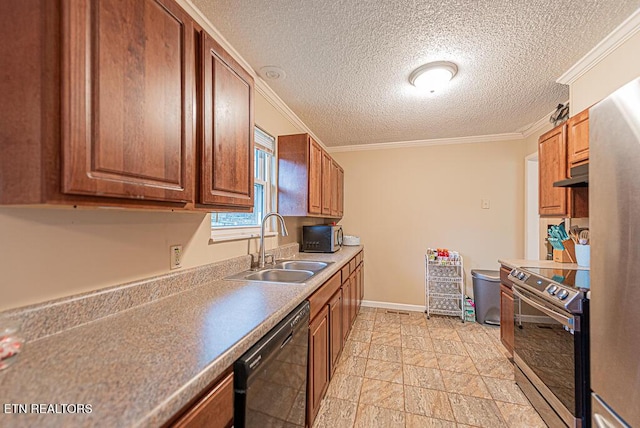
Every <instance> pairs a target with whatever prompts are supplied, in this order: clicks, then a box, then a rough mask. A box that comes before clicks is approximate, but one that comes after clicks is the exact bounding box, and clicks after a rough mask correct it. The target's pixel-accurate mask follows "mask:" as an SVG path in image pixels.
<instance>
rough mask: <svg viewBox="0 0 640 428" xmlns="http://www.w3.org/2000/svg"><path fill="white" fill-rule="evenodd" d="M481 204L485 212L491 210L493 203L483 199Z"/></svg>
mask: <svg viewBox="0 0 640 428" xmlns="http://www.w3.org/2000/svg"><path fill="white" fill-rule="evenodd" d="M480 204H481V205H480V206H481V207H482V209H483V210H488V209H489V208H491V201H489V199H482V201H481V202H480Z"/></svg>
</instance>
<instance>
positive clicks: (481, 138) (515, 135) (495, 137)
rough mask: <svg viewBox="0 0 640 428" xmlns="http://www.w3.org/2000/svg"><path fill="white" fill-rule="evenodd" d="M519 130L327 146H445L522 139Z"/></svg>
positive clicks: (355, 149) (339, 148)
mask: <svg viewBox="0 0 640 428" xmlns="http://www.w3.org/2000/svg"><path fill="white" fill-rule="evenodd" d="M522 139H523V136H522V133H520V132H509V133H505V134H489V135H475V136H471V137H453V138H434V139H431V140H413V141H396V142H389V143H373V144H355V145H352V146H337V147H329V148H328V150H327V151H328V152H329V153H338V152H359V151H364V150H385V149H399V148H403V147H425V146H447V145H451V144H475V143H491V142H496V141H510V140H522Z"/></svg>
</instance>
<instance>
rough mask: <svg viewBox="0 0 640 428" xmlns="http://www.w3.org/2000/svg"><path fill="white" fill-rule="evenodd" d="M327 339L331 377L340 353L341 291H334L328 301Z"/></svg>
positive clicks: (341, 339)
mask: <svg viewBox="0 0 640 428" xmlns="http://www.w3.org/2000/svg"><path fill="white" fill-rule="evenodd" d="M329 338H330V339H331V340H330V343H329V347H330V354H331V361H330V363H331V364H330V366H331V376H333V374H334V373H335V371H336V365H337V364H338V358H339V357H340V352H342V341H343V336H342V289H340V290H338V291H336V293H335V294H334V295H333V297H332V298H331V300H330V301H329Z"/></svg>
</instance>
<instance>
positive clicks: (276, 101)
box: [255, 76, 329, 151]
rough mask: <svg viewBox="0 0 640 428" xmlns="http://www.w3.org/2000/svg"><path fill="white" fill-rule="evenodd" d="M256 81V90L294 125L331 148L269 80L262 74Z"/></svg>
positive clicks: (323, 145)
mask: <svg viewBox="0 0 640 428" xmlns="http://www.w3.org/2000/svg"><path fill="white" fill-rule="evenodd" d="M255 81H256V91H258V92H259V93H260V94H262V96H264V97H265V99H266V100H267V102H269V104H271V105H272V106H273V107H274V108H275V109H276V110H278V111H279V112H280V113H281V114H282V115H283V116H284V117H285V118H286V119H287V120H288V121H289V122H291V124H292V125H293V126H295V127H296V128H298V129H300V132H306V133H307V134H309V135H311V136H312V137H313V139H314V140H315V141H316V142H317V143H318V144H320V145H321V146H322V147H323V148H324V149H325V150H327V151H328V150H329V148H328V147H327V146H326V145H325V144H324V143H323V142H322V141H321V140H320V139H319V138H318V137H317V136H316V134H314V133H313V131H311V129H310V128H309V127H308V126H307V125H306V124H305V123H304V122H303V121H302V119H300V118H299V117H298V115H297V114H295V113H294V112H293V110H291V109H290V108H289V106H288V105H287V104H285V102H284V101H282V98H280V97H279V96H278V94H276V93H275V92H274V91H273V89H271V87H270V86H269V85H268V84H267V82H265V81H264V80H262V78H260V76H256V78H255Z"/></svg>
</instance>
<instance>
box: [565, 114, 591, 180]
mask: <svg viewBox="0 0 640 428" xmlns="http://www.w3.org/2000/svg"><path fill="white" fill-rule="evenodd" d="M567 156H568V161H569V168H571V167H573V166H576V165H580V164H582V163H585V162H586V161H587V160H589V109H587V110H584V111H582V112H580V113H578V114H577V115H575V116H573V117H572V118H571V119H569V120H568V121H567Z"/></svg>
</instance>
